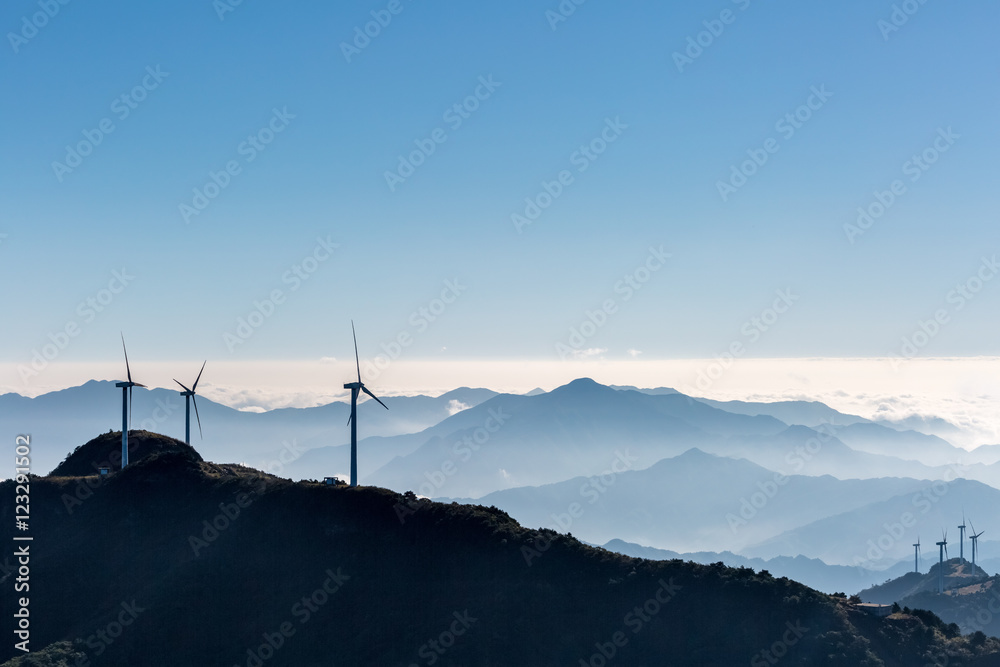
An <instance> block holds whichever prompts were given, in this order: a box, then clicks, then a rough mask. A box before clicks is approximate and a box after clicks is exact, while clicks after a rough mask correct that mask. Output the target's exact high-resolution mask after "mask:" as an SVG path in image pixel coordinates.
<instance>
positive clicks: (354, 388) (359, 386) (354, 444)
mask: <svg viewBox="0 0 1000 667" xmlns="http://www.w3.org/2000/svg"><path fill="white" fill-rule="evenodd" d="M351 333H352V334H353V335H354V363H355V364H356V365H357V367H358V381H357V382H348V383H347V384H345V385H344V389H350V390H351V416H350V417H348V418H347V423H348V424H350V425H351V486H357V485H358V394H360V393H361V392H365V393H366V394H368V395H369V396H371V397H372V398H374V399H375V400H376V401H378V404H379V405H381V406H382V407H383V408H385V409H386V410H388V409H389V406H387V405H386V404H385V403H383V402H382V401H379V398H378V396H376V395H375V394H373V393H371V392H370V391H368V387H366V386H365V385H364V383H363V382H361V360H360V358H359V357H358V334H357V332H355V331H354V320H351Z"/></svg>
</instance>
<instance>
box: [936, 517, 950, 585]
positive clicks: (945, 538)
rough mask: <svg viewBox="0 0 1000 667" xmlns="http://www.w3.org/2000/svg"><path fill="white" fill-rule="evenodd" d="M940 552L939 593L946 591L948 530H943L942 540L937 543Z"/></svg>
mask: <svg viewBox="0 0 1000 667" xmlns="http://www.w3.org/2000/svg"><path fill="white" fill-rule="evenodd" d="M937 546H938V552H939V553H940V562H939V563H938V593H944V557H945V556H946V555H947V554H948V531H947V530H943V531H941V541H940V542H938V543H937Z"/></svg>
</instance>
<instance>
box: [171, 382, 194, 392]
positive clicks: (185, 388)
mask: <svg viewBox="0 0 1000 667" xmlns="http://www.w3.org/2000/svg"><path fill="white" fill-rule="evenodd" d="M174 382H176V383H177V384H180V385H181V387H182V388H183V389H184V391H191V390H190V389H188V388H187V387H185V386H184V385H183V384H181V381H180V380H178V379H177V378H174ZM191 393H194V392H191Z"/></svg>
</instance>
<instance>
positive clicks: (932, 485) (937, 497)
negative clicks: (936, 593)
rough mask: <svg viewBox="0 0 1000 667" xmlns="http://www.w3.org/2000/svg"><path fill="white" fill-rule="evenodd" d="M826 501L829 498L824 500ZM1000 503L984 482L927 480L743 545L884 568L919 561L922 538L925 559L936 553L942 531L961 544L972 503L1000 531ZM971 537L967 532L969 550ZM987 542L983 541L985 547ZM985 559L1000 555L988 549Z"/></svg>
mask: <svg viewBox="0 0 1000 667" xmlns="http://www.w3.org/2000/svg"><path fill="white" fill-rule="evenodd" d="M824 501H825V499H824ZM997 506H1000V490H997V489H995V488H993V487H989V486H986V485H985V484H982V483H980V482H976V481H972V480H966V479H957V480H955V481H953V482H947V483H945V482H930V481H925V482H922V483H921V488H920V489H918V490H916V491H913V492H907V493H902V494H901V495H898V496H895V497H893V498H889V499H887V500H883V501H877V502H873V503H870V504H868V505H865V506H864V507H861V508H859V509H855V510H850V511H847V512H844V513H841V514H836V515H834V516H830V517H826V518H824V519H820V520H818V521H815V522H813V523H810V524H808V525H803V526H800V527H798V528H795V529H793V530H790V531H788V532H786V533H783V534H781V535H778V536H776V537H773V538H770V539H768V540H765V541H764V542H761V543H759V544H755V545H753V546H750V547H747V548H746V549H743V550H741V553H743V554H744V555H746V556H752V557H759V558H771V557H773V556H779V555H784V554H802V555H804V556H808V557H810V558H819V559H821V560H823V561H824V562H826V563H831V564H838V565H859V564H861V565H863V566H865V567H870V568H879V567H882V566H888V565H891V564H895V563H896V562H898V561H904V562H905V561H906V560H907V559H909V562H910V563H912V562H913V547H912V546H911V545H912V544H913V543H914V542H916V541H917V539H918V538H922V540H923V546H924V552H923V553H924V559H925V562H926V560H927V559H929V558H930V557H931V554H930V550H934V554H933V555H934V559H935V560H936V558H937V551H936V547H934V544H933V543H934V542H936V541H937V539H936V538H939V537H940V535H941V530H942V529H944V528H949V527H950V528H949V533H948V534H949V535H950V536H951V539H952V542H951V543H950V544H949V547H952V546H953V545H954V547H953V548H954V549H957V548H958V546H957V542H958V536H957V534H956V533H957V531H956V530H955V526H956V525H957V524H958V521H959V520H960V519H961V517H962V512H963V511H966V512H967V513H968V508H970V507H976V508H984V510H985V508H989V510H988V511H979V512H977V513H976V514H975V515H973V517H970V518H972V519H973V521H974V522H975V526H976V529H977V530H986V531H988V534H991V535H996V534H1000V517H998V516H997V515H996V512H995V511H993V509H992V508H996V507H997ZM970 544H971V543H970V541H969V539H968V536H966V542H965V550H966V553H967V554H968V553H969V548H970ZM982 546H983V545H982V544H980V547H982ZM982 556H983V558H989V557H992V556H994V554H991V553H989V552H988V551H985V552H983V553H982Z"/></svg>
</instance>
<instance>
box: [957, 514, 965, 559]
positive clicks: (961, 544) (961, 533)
mask: <svg viewBox="0 0 1000 667" xmlns="http://www.w3.org/2000/svg"><path fill="white" fill-rule="evenodd" d="M958 560H959V562H961V563H964V562H965V512H962V525H961V526H959V527H958Z"/></svg>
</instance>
